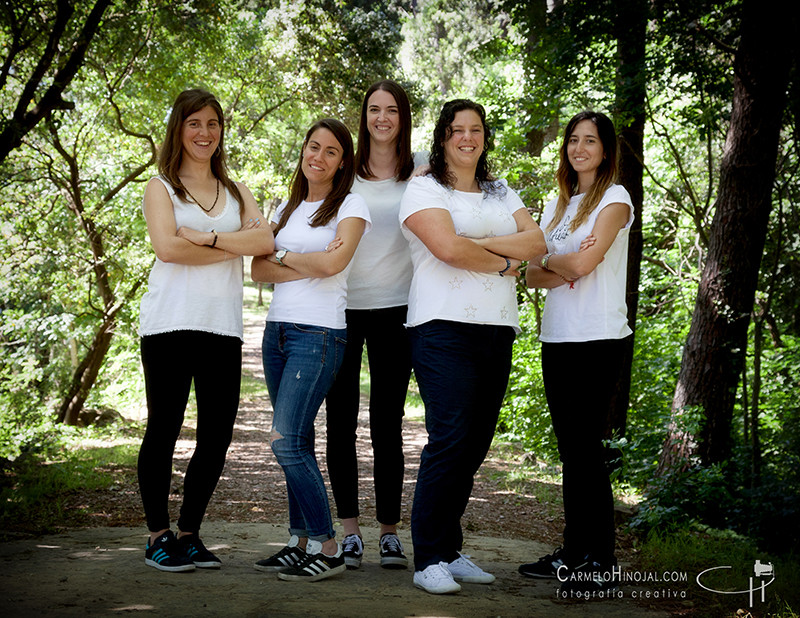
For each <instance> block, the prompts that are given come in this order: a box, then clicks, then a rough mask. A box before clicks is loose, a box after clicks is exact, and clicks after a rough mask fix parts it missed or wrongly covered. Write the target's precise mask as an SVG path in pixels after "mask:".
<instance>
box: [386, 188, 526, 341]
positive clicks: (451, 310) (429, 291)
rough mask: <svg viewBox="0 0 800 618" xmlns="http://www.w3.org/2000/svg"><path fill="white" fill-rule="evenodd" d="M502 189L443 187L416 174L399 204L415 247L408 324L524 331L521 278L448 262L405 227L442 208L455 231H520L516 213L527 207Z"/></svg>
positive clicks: (471, 234) (472, 234)
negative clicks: (417, 215) (450, 323)
mask: <svg viewBox="0 0 800 618" xmlns="http://www.w3.org/2000/svg"><path fill="white" fill-rule="evenodd" d="M497 187H498V188H497V190H496V191H492V192H486V191H484V192H483V193H465V192H463V191H455V190H453V189H450V188H448V187H444V186H442V185H440V184H439V183H438V182H437V181H435V180H434V179H433V178H432V177H431V176H425V177H421V178H412V179H411V181H410V182H409V183H408V187H407V188H406V192H405V193H404V194H403V200H402V202H401V204H400V215H399V216H400V224H401V229H402V231H403V236H405V237H406V239H407V240H408V244H409V246H410V248H411V262H412V264H413V266H414V275H413V277H412V279H411V290H410V292H409V297H408V318H407V321H406V326H417V325H419V324H424V323H425V322H429V321H431V320H450V321H453V322H467V323H470V324H492V325H498V326H511V327H512V328H513V329H514V330H515V332H519V330H520V329H519V314H518V312H517V297H516V279H515V278H514V277H501V276H500V274H499V273H481V272H475V271H471V270H464V269H462V268H455V267H453V266H450V265H448V264H445V263H444V262H442V261H441V260H439V259H438V258H437V257H435V256H434V255H433V253H431V251H430V250H429V249H428V247H426V246H425V244H424V243H423V242H422V241H421V240H420V239H419V238H417V236H416V235H415V234H414V233H413V232H411V230H409V229H408V228H407V227H406V225H405V220H406V219H407V218H408V217H410V216H411V215H413V214H414V213H416V212H419V211H420V210H426V209H428V208H441V209H443V210H446V211H448V212H449V213H450V217H451V218H452V219H453V226H454V227H455V230H456V233H457V234H459V235H460V236H466V237H467V238H489V237H492V236H505V235H507V234H514V233H515V232H517V222H516V221H515V220H514V213H515V212H516V211H517V210H519V209H520V208H525V205H524V204H523V203H522V200H521V199H520V198H519V196H518V195H517V194H516V193H515V192H514V191H513V190H512V189H510V188H509V187H508V185H507V183H506V182H505V181H504V180H500V181H497Z"/></svg>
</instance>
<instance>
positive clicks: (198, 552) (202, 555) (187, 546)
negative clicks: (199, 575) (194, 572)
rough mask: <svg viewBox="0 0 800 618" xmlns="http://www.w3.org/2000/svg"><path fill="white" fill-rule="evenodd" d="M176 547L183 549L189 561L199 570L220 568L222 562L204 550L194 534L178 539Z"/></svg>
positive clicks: (204, 547) (203, 546)
mask: <svg viewBox="0 0 800 618" xmlns="http://www.w3.org/2000/svg"><path fill="white" fill-rule="evenodd" d="M178 545H180V546H181V547H183V551H184V552H186V555H187V556H188V557H189V560H191V561H192V562H193V563H194V566H196V567H197V568H199V569H218V568H219V567H221V566H222V561H221V560H220V559H219V558H217V557H216V556H215V555H214V554H212V553H211V552H210V551H208V549H206V546H205V545H203V541H201V540H200V537H199V536H197V535H196V534H184V535H183V536H182V537H180V538H179V539H178Z"/></svg>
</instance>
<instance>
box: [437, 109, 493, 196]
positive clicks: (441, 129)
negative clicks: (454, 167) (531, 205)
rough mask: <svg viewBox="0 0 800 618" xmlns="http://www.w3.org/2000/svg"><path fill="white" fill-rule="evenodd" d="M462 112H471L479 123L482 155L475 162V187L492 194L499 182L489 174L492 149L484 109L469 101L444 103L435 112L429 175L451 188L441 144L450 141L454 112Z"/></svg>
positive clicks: (451, 176) (451, 184) (450, 179)
mask: <svg viewBox="0 0 800 618" xmlns="http://www.w3.org/2000/svg"><path fill="white" fill-rule="evenodd" d="M464 110H472V111H474V112H475V113H476V114H478V116H479V117H480V119H481V123H482V124H483V152H482V153H481V156H480V159H478V166H477V168H476V169H475V180H477V181H478V186H479V187H480V188H481V190H483V191H489V192H492V191H495V190H497V189H498V187H499V183H498V182H497V180H496V179H495V177H494V176H493V175H492V173H491V170H490V169H489V159H488V155H489V151H490V150H491V149H492V147H493V144H492V135H491V131H490V129H489V125H488V124H487V123H486V110H485V109H483V105H480V104H479V103H475V102H474V101H470V100H469V99H454V100H452V101H448V102H447V103H445V104H444V106H443V107H442V111H441V112H440V113H439V120H437V121H436V127H435V128H434V129H433V141H432V142H431V154H430V159H429V163H430V166H431V169H430V172H429V173H430V175H431V176H433V178H434V179H435V180H436V181H437V182H438V183H439V184H441V185H444V186H445V187H450V188H451V189H452V188H453V184H454V182H455V179H454V178H453V174H452V172H450V171H449V170H448V169H447V161H446V160H445V151H444V143H445V142H446V141H447V140H448V139H450V136H451V135H452V134H453V127H452V124H453V120H454V119H455V117H456V114H457V113H458V112H461V111H464Z"/></svg>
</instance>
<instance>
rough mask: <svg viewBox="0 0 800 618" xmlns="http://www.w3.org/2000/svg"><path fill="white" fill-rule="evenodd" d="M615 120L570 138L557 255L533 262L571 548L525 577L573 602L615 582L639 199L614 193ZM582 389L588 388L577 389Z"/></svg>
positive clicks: (554, 207) (578, 129) (562, 172)
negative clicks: (622, 405)
mask: <svg viewBox="0 0 800 618" xmlns="http://www.w3.org/2000/svg"><path fill="white" fill-rule="evenodd" d="M616 176H617V137H616V133H615V131H614V125H613V123H612V122H611V120H610V119H609V118H608V117H607V116H605V115H603V114H600V113H596V112H591V111H585V112H581V113H580V114H577V115H576V116H575V117H573V118H572V119H571V120H570V121H569V123H568V124H567V126H566V129H565V131H564V141H563V143H562V145H561V157H560V164H559V168H558V172H557V174H556V179H557V181H558V187H559V196H558V198H556V199H554V200H553V201H551V202H550V203H549V204H547V206H546V207H545V209H544V213H543V214H542V220H541V226H542V229H543V230H544V231H545V237H546V240H547V253H545V254H544V255H542V256H539V257H538V258H537V259H536V260H533V261H531V264H530V265H529V266H528V270H527V274H526V281H527V284H528V287H538V288H546V289H547V290H548V291H547V299H546V301H545V305H544V313H543V315H542V330H541V334H540V337H539V338H540V339H541V341H542V375H543V378H544V387H545V393H546V395H547V404H548V407H549V408H550V417H551V419H552V421H553V429H554V431H555V434H556V439H557V440H558V452H559V456H560V457H561V461H562V464H563V468H562V472H563V481H562V489H563V493H564V519H565V527H564V545H563V547H560V548H558V549H557V550H555V551H554V552H553V553H552V554H548V555H547V556H544V557H542V558H541V559H540V560H538V561H537V562H532V563H529V564H523V565H521V566H520V567H519V572H520V573H522V574H523V575H526V576H528V577H534V578H558V579H560V580H561V582H562V584H561V590H562V591H563V592H565V593H570V592H572V593H575V592H580V593H589V592H603V591H607V590H610V589H612V588H613V587H614V586H615V585H616V582H617V578H615V577H614V569H615V566H616V558H615V557H614V543H615V537H614V501H613V496H612V493H611V483H610V480H609V476H608V470H607V468H606V462H605V452H604V448H603V437H604V430H605V426H606V419H607V418H608V415H609V408H610V406H611V400H612V397H613V395H614V387H615V385H616V384H617V377H618V374H619V370H620V367H621V366H622V358H623V351H624V346H625V338H626V337H629V336H631V329H630V328H629V326H628V318H627V307H626V304H625V282H626V274H627V260H628V234H629V231H630V226H631V224H632V223H633V206H632V204H631V198H630V196H629V195H628V192H627V191H626V190H625V188H624V187H622V186H620V185H617V184H614V182H615V180H616ZM576 380H577V381H578V382H579V383H580V388H575V384H576Z"/></svg>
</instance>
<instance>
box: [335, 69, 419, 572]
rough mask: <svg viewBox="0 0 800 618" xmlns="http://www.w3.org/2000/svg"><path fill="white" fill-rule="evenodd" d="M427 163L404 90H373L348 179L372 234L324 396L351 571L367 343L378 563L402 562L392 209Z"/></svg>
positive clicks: (400, 311) (400, 354)
mask: <svg viewBox="0 0 800 618" xmlns="http://www.w3.org/2000/svg"><path fill="white" fill-rule="evenodd" d="M415 159H418V160H415ZM426 159H427V157H426V156H423V157H419V156H417V157H416V158H415V155H414V154H413V153H412V152H411V105H410V104H409V101H408V96H407V95H406V93H405V91H404V90H403V88H402V87H401V86H400V85H399V84H397V83H396V82H393V81H391V80H383V81H379V82H376V83H374V84H372V86H370V87H369V89H368V90H367V92H366V94H365V95H364V101H363V104H362V106H361V123H360V126H359V130H358V149H357V151H356V178H355V182H354V183H353V192H354V193H358V194H359V195H361V196H362V197H363V198H364V201H365V202H366V203H367V206H368V207H369V210H370V218H371V219H372V228H371V229H370V232H369V234H367V235H366V236H365V237H364V239H363V240H362V241H361V244H359V246H358V249H357V250H356V254H355V256H354V257H353V265H352V269H351V270H350V274H349V276H348V280H347V311H346V315H347V348H346V349H345V353H344V361H343V362H342V367H341V369H340V370H339V373H338V375H337V376H336V382H334V385H333V387H332V388H331V390H330V392H329V393H328V397H327V399H326V412H327V440H328V447H327V461H328V474H329V475H330V480H331V489H332V490H333V497H334V500H335V501H336V510H337V514H338V516H339V517H340V519H341V522H342V528H343V532H344V535H345V537H344V540H343V541H342V549H343V551H344V559H345V564H346V565H347V567H348V568H358V567H359V566H360V565H361V559H362V556H363V553H364V544H363V541H362V537H361V530H360V528H359V525H358V516H359V507H358V459H357V457H356V429H357V427H358V407H359V400H360V384H361V381H360V374H361V356H362V353H363V350H364V346H365V345H366V348H367V358H368V362H369V383H370V388H369V430H370V438H371V443H372V453H373V461H374V463H373V478H374V483H375V509H376V515H377V520H378V523H379V524H380V539H379V543H378V545H379V551H380V564H381V566H382V567H384V568H388V569H392V568H406V567H407V565H408V560H407V559H406V556H405V554H404V552H403V545H402V543H401V542H400V539H399V538H398V536H397V523H398V522H399V521H400V505H401V498H402V493H403V476H404V458H403V436H402V431H403V415H404V406H405V400H406V394H407V392H408V382H409V378H410V377H411V354H410V350H409V343H408V334H407V333H406V329H405V326H404V324H405V321H406V313H407V311H408V288H409V286H410V284H411V253H410V251H409V248H408V242H407V241H406V239H405V238H404V237H403V235H402V233H401V232H400V224H399V222H398V220H397V213H398V211H399V210H400V199H401V198H402V197H403V192H404V191H405V189H406V185H407V184H408V180H409V178H410V177H411V174H412V172H413V171H414V167H415V163H416V164H423V163H425V162H426Z"/></svg>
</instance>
